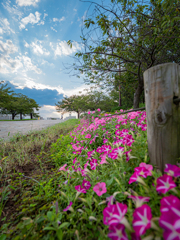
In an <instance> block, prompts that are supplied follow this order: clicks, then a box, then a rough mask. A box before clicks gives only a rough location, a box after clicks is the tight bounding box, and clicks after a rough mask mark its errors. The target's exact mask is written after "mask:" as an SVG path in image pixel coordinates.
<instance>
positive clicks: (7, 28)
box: [0, 18, 15, 34]
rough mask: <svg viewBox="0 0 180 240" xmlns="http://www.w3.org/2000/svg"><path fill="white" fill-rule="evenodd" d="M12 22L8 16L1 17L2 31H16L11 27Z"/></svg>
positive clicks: (0, 31)
mask: <svg viewBox="0 0 180 240" xmlns="http://www.w3.org/2000/svg"><path fill="white" fill-rule="evenodd" d="M9 25H10V23H9V22H8V20H7V18H0V26H1V27H0V29H1V30H0V33H1V34H3V33H9V34H10V33H15V32H14V31H13V30H12V29H11V28H10V26H9Z"/></svg>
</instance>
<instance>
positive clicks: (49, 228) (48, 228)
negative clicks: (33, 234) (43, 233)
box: [43, 227, 56, 231]
mask: <svg viewBox="0 0 180 240" xmlns="http://www.w3.org/2000/svg"><path fill="white" fill-rule="evenodd" d="M43 230H49V231H51V230H52V231H56V229H55V228H53V227H45V228H43Z"/></svg>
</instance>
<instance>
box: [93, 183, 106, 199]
mask: <svg viewBox="0 0 180 240" xmlns="http://www.w3.org/2000/svg"><path fill="white" fill-rule="evenodd" d="M93 191H94V192H95V193H96V194H97V195H98V196H101V195H103V194H104V193H106V192H107V189H106V183H105V182H99V183H97V184H96V185H95V186H94V187H93Z"/></svg>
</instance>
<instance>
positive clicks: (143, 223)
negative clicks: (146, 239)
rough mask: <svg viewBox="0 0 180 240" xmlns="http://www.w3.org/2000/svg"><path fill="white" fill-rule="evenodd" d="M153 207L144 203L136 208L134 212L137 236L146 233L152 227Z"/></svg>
mask: <svg viewBox="0 0 180 240" xmlns="http://www.w3.org/2000/svg"><path fill="white" fill-rule="evenodd" d="M151 218H152V214H151V208H150V207H149V206H148V205H147V204H144V205H143V206H141V207H138V208H136V209H135V210H134V213H133V228H134V231H135V233H136V235H137V236H141V235H143V234H145V233H146V230H147V229H149V228H150V227H151Z"/></svg>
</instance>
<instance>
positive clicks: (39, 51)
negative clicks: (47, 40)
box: [31, 40, 50, 56]
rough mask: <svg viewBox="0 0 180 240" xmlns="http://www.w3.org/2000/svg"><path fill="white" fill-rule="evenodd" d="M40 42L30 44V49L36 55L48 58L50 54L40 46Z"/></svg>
mask: <svg viewBox="0 0 180 240" xmlns="http://www.w3.org/2000/svg"><path fill="white" fill-rule="evenodd" d="M41 43H42V41H39V40H36V41H35V42H32V43H31V47H32V49H33V52H34V53H35V54H37V55H46V56H48V55H49V54H50V52H49V51H47V50H46V49H45V48H43V46H42V45H41Z"/></svg>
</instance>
